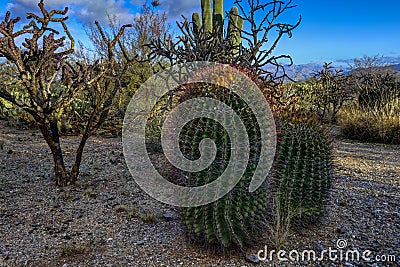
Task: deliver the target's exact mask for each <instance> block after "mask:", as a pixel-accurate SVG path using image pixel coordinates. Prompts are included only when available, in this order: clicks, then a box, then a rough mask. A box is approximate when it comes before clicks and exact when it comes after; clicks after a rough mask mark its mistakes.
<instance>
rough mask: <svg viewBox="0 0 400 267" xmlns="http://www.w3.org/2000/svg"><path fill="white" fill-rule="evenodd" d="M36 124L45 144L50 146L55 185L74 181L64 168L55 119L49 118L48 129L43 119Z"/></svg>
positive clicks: (65, 184) (64, 184)
mask: <svg viewBox="0 0 400 267" xmlns="http://www.w3.org/2000/svg"><path fill="white" fill-rule="evenodd" d="M38 125H39V129H40V131H41V132H42V135H43V137H44V139H45V140H46V143H47V145H48V146H49V147H50V150H51V154H52V155H53V161H54V175H55V180H56V185H57V186H67V185H71V184H73V183H75V181H76V179H75V180H73V179H71V176H70V175H69V174H68V172H67V170H66V168H65V164H64V157H63V153H62V149H61V144H60V136H59V133H58V128H57V120H56V119H53V120H51V122H50V129H49V128H48V127H47V125H46V123H45V121H43V120H40V121H39V122H38Z"/></svg>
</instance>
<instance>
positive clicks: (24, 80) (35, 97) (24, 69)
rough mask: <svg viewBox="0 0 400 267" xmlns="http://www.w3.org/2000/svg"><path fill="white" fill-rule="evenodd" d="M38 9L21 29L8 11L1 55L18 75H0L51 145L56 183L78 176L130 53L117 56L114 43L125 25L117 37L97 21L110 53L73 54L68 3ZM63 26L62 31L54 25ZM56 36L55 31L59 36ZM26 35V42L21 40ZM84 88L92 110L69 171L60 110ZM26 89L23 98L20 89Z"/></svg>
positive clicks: (7, 94)
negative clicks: (81, 56) (121, 58)
mask: <svg viewBox="0 0 400 267" xmlns="http://www.w3.org/2000/svg"><path fill="white" fill-rule="evenodd" d="M38 5H39V8H40V11H41V14H40V15H37V14H33V13H27V19H28V20H30V22H29V23H28V24H27V25H25V26H24V27H23V28H22V29H21V30H17V31H16V30H15V25H16V23H17V22H18V21H19V20H20V18H19V17H18V18H16V19H12V18H10V12H7V14H6V15H5V17H4V20H3V21H2V22H1V24H0V57H4V58H5V59H6V60H7V61H8V62H9V63H10V64H12V65H14V66H15V69H16V72H17V74H18V78H17V79H15V80H12V81H0V97H2V98H4V99H5V100H7V101H9V102H11V103H13V104H14V105H15V106H18V107H20V108H21V109H23V110H24V111H25V112H27V113H29V114H30V115H31V116H32V117H33V119H34V121H35V122H36V124H37V126H38V128H39V129H40V131H41V133H42V135H43V137H44V139H45V140H46V143H47V144H48V146H49V147H50V150H51V153H52V156H53V160H54V164H55V179H56V184H57V185H58V186H66V185H71V184H74V183H75V182H76V180H77V178H78V176H79V168H80V165H81V161H82V153H83V149H84V147H85V144H86V141H87V140H88V138H89V137H90V136H91V135H93V134H94V133H95V132H96V131H97V130H98V129H99V127H101V125H102V124H103V123H104V121H105V120H106V118H107V116H108V113H109V109H110V107H111V105H112V103H113V98H114V96H115V94H116V92H117V91H118V90H120V88H121V84H120V78H121V76H122V75H123V74H124V72H125V71H126V69H127V66H128V64H129V62H130V60H129V59H127V60H125V61H124V62H117V60H116V58H115V56H114V50H115V49H114V48H115V46H116V44H117V42H118V40H119V38H120V37H121V36H122V35H123V33H124V30H125V28H126V27H130V25H124V26H122V27H121V28H120V29H119V31H118V32H117V34H115V36H114V37H113V38H109V37H108V36H107V35H106V34H104V33H103V30H102V27H101V26H100V24H99V23H98V22H96V23H95V24H96V27H97V28H98V30H99V32H100V33H101V36H102V40H103V42H104V44H105V46H106V47H107V54H106V55H105V56H104V57H103V58H100V59H96V60H90V61H88V60H86V61H85V60H73V59H72V54H73V52H74V49H75V41H74V38H73V37H72V35H71V33H70V31H69V30H68V27H67V25H66V20H67V19H68V17H67V16H66V14H67V12H68V8H65V9H64V10H52V11H50V12H49V11H47V10H46V8H45V7H44V3H43V0H41V1H40V2H39V4H38ZM57 25H59V26H61V27H62V29H63V31H64V34H60V33H59V32H58V31H57V30H56V28H57V27H56V26H57ZM60 35H61V37H59V38H57V36H60ZM21 37H25V38H24V39H23V42H22V46H23V47H19V46H18V45H17V42H18V40H21ZM16 86H18V87H17V88H21V91H22V92H21V94H18V95H16V94H13V93H12V91H11V89H10V88H16ZM82 92H84V93H85V95H87V96H90V99H91V112H90V114H89V115H88V117H87V118H86V122H85V128H84V130H83V134H82V136H81V140H80V143H79V146H78V148H77V151H76V154H75V162H74V164H73V165H72V168H71V171H68V170H67V168H66V165H65V164H64V158H63V151H62V148H61V145H60V133H59V127H58V126H59V118H60V113H62V111H63V109H65V108H66V107H67V106H68V105H69V103H70V102H71V101H72V100H73V99H74V98H75V97H76V96H77V95H78V94H82ZM24 94H25V95H28V96H29V97H28V98H27V99H25V98H24V99H22V98H21V97H20V95H24Z"/></svg>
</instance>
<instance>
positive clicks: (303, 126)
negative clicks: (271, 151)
mask: <svg viewBox="0 0 400 267" xmlns="http://www.w3.org/2000/svg"><path fill="white" fill-rule="evenodd" d="M278 140H279V142H278V146H277V154H276V158H275V162H274V173H273V176H274V178H275V180H277V181H278V186H277V194H276V199H277V201H276V202H277V208H278V209H279V211H280V212H281V213H283V214H286V216H290V217H291V218H292V222H293V223H300V224H304V223H308V222H311V221H314V220H315V219H316V218H317V217H318V216H319V215H320V214H321V212H322V211H323V205H324V202H325V199H326V196H327V192H328V190H329V187H330V183H331V181H330V178H331V173H332V165H331V162H332V159H331V157H332V145H331V141H330V139H329V137H327V135H326V133H325V132H324V131H323V130H322V129H320V127H319V126H317V125H312V124H307V123H297V124H296V123H294V124H293V123H281V124H280V126H279V127H278Z"/></svg>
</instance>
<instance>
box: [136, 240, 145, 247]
mask: <svg viewBox="0 0 400 267" xmlns="http://www.w3.org/2000/svg"><path fill="white" fill-rule="evenodd" d="M135 244H136V245H139V246H141V245H143V244H144V240H139V241H137V242H136V243H135Z"/></svg>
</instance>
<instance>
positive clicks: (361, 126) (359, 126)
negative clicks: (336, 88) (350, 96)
mask: <svg viewBox="0 0 400 267" xmlns="http://www.w3.org/2000/svg"><path fill="white" fill-rule="evenodd" d="M339 124H340V125H341V127H342V133H343V135H344V136H345V137H347V138H351V139H357V140H363V141H371V142H380V143H386V144H400V98H395V99H392V100H390V101H387V102H386V103H385V104H384V105H382V106H380V107H378V106H374V107H370V108H369V107H362V106H360V105H359V104H353V105H350V106H347V107H344V108H343V109H342V110H341V112H340V116H339Z"/></svg>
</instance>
